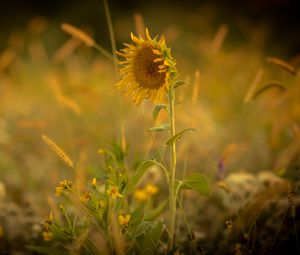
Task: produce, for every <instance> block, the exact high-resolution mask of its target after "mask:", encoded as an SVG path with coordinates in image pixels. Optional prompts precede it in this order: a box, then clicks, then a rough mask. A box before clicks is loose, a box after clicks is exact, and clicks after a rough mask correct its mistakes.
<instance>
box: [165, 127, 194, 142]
mask: <svg viewBox="0 0 300 255" xmlns="http://www.w3.org/2000/svg"><path fill="white" fill-rule="evenodd" d="M195 130H196V129H194V128H187V129H184V130H182V131H180V132H179V133H177V134H175V135H174V136H172V137H171V138H170V139H168V140H167V141H166V142H165V144H166V145H172V144H173V143H175V142H177V141H178V140H179V139H180V138H181V137H182V135H183V134H184V133H186V132H189V131H195Z"/></svg>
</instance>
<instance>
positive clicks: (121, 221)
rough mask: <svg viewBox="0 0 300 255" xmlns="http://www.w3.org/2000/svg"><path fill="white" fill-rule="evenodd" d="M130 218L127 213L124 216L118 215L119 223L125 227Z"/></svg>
mask: <svg viewBox="0 0 300 255" xmlns="http://www.w3.org/2000/svg"><path fill="white" fill-rule="evenodd" d="M130 218H131V216H130V215H129V214H127V215H126V216H125V217H124V215H122V214H120V215H119V217H118V219H119V223H120V225H122V226H125V227H127V226H128V223H129V221H130Z"/></svg>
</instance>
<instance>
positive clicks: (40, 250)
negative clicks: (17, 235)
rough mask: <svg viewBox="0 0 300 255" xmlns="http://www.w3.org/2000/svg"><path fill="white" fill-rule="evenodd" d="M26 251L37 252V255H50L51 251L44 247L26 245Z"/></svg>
mask: <svg viewBox="0 0 300 255" xmlns="http://www.w3.org/2000/svg"><path fill="white" fill-rule="evenodd" d="M25 247H26V248H27V249H29V250H31V251H35V252H38V253H39V254H51V249H49V247H47V246H45V247H43V246H36V245H26V246H25Z"/></svg>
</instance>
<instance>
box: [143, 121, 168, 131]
mask: <svg viewBox="0 0 300 255" xmlns="http://www.w3.org/2000/svg"><path fill="white" fill-rule="evenodd" d="M169 129H170V123H163V124H161V125H159V126H157V127H152V128H149V129H147V131H150V132H160V131H166V130H169Z"/></svg>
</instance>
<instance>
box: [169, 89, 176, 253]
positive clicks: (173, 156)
mask: <svg viewBox="0 0 300 255" xmlns="http://www.w3.org/2000/svg"><path fill="white" fill-rule="evenodd" d="M168 101H169V122H170V133H171V134H170V136H171V137H173V136H174V135H175V134H176V133H175V111H174V110H175V109H174V103H175V91H174V88H173V86H170V88H169V91H168ZM175 173H176V142H175V141H174V142H173V143H172V145H171V152H170V175H169V176H170V177H169V178H170V181H169V207H170V241H169V250H171V249H172V248H173V246H174V242H175V240H174V239H175V237H174V229H175V217H176V198H175Z"/></svg>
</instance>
